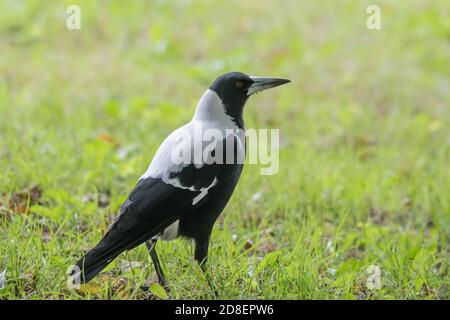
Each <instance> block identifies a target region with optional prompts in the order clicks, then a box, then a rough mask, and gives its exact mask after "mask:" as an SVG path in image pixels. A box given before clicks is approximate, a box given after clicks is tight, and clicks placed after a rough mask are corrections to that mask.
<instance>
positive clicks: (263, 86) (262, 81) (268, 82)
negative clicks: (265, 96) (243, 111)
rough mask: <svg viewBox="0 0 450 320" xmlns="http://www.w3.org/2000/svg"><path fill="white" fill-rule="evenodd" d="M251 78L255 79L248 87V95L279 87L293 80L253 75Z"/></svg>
mask: <svg viewBox="0 0 450 320" xmlns="http://www.w3.org/2000/svg"><path fill="white" fill-rule="evenodd" d="M250 79H252V80H253V83H252V84H251V85H250V87H249V88H248V91H247V95H248V96H250V95H252V94H254V93H257V92H260V91H263V90H267V89H270V88H274V87H278V86H281V85H282V84H285V83H288V82H291V80H288V79H279V78H266V77H253V76H251V77H250Z"/></svg>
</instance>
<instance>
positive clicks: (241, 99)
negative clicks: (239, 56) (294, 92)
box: [210, 72, 290, 128]
mask: <svg viewBox="0 0 450 320" xmlns="http://www.w3.org/2000/svg"><path fill="white" fill-rule="evenodd" d="M287 82H290V81H289V80H286V79H278V78H265V77H251V76H248V75H246V74H245V73H242V72H230V73H226V74H224V75H221V76H220V77H218V78H217V79H216V80H215V81H214V82H213V84H212V85H211V87H210V89H211V90H213V91H215V92H216V93H217V95H218V96H219V98H220V99H221V100H222V103H223V104H224V106H225V112H226V113H227V114H228V115H229V116H231V117H232V118H233V119H234V120H235V121H236V122H237V124H238V125H239V127H241V128H243V119H242V112H243V109H244V105H245V103H246V102H247V99H248V97H249V96H250V95H252V94H253V93H256V92H259V91H262V90H266V89H269V88H273V87H277V86H279V85H282V84H284V83H287Z"/></svg>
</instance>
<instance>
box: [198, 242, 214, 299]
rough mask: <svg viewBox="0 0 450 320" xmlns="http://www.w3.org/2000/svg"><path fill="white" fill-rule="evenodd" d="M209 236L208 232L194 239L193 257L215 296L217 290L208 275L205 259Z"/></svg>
mask: <svg viewBox="0 0 450 320" xmlns="http://www.w3.org/2000/svg"><path fill="white" fill-rule="evenodd" d="M209 238H210V234H208V235H207V236H204V237H199V238H196V239H195V252H194V258H195V260H196V261H197V262H198V263H199V265H200V268H201V269H202V270H203V272H204V274H205V276H206V280H207V281H208V284H209V287H210V288H211V290H212V291H213V294H214V297H217V290H216V288H215V287H214V285H213V283H212V280H211V278H210V275H209V273H208V271H207V269H206V260H207V259H208V246H209Z"/></svg>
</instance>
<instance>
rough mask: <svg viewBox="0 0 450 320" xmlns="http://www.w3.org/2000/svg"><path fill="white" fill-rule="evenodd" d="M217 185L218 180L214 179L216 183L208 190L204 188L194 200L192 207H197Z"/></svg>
mask: <svg viewBox="0 0 450 320" xmlns="http://www.w3.org/2000/svg"><path fill="white" fill-rule="evenodd" d="M216 184H217V178H214V181H213V182H212V183H211V184H210V185H209V186H208V187H206V188H202V189H201V190H202V192H200V193H199V194H198V195H197V196H196V197H195V198H194V199H193V200H192V205H193V206H195V205H196V204H197V203H198V202H199V201H200V200H202V199H203V198H204V197H205V196H206V195H207V194H208V191H209V189H211V188H212V187H214V186H215V185H216Z"/></svg>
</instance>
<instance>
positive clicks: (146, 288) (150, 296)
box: [139, 282, 171, 299]
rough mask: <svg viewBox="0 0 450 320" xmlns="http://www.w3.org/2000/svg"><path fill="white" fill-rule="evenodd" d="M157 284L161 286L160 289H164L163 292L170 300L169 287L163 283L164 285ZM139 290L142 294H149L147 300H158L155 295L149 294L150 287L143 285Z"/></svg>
mask: <svg viewBox="0 0 450 320" xmlns="http://www.w3.org/2000/svg"><path fill="white" fill-rule="evenodd" d="M159 284H160V285H161V287H163V288H164V290H165V291H166V293H167V297H168V299H170V298H171V292H170V288H169V285H168V284H167V282H164V283H161V282H160V283H159ZM139 288H140V289H141V290H142V291H143V292H145V293H149V298H152V299H158V297H157V296H156V295H154V294H153V293H152V292H151V290H150V286H149V285H147V284H144V285H142V286H140V287H139Z"/></svg>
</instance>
